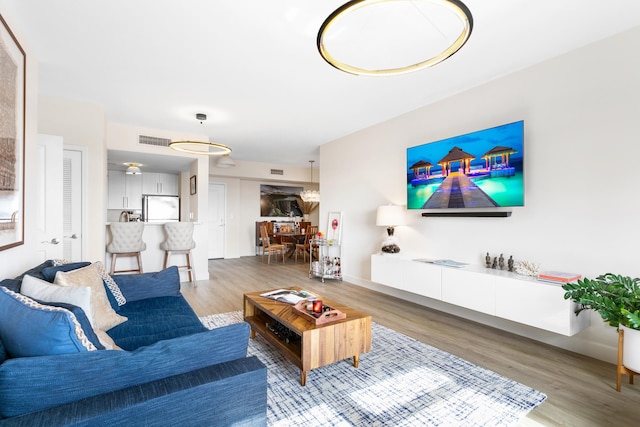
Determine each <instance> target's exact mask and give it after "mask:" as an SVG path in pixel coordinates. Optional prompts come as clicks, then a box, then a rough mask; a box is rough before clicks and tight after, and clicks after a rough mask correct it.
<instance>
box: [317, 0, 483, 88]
mask: <svg viewBox="0 0 640 427" xmlns="http://www.w3.org/2000/svg"><path fill="white" fill-rule="evenodd" d="M472 29H473V17H472V16H471V12H470V11H469V9H468V8H467V6H465V4H464V3H462V2H461V1H458V0H354V1H350V2H347V3H345V4H344V5H342V6H340V7H339V8H338V9H336V10H335V11H334V12H333V13H332V14H331V15H329V17H328V18H327V19H326V20H325V21H324V23H323V24H322V26H321V27H320V31H319V32H318V38H317V46H318V51H319V52H320V55H321V56H322V57H323V58H324V60H325V61H327V62H328V63H329V64H331V65H332V66H334V67H335V68H337V69H339V70H341V71H344V72H347V73H350V74H356V75H368V76H380V75H394V74H403V73H408V72H411V71H417V70H421V69H423V68H426V67H430V66H432V65H435V64H438V63H440V62H442V61H444V60H445V59H447V58H449V57H450V56H451V55H453V54H454V53H456V52H457V51H458V50H460V48H461V47H462V46H463V45H464V44H465V43H466V42H467V40H468V39H469V36H470V35H471V30H472Z"/></svg>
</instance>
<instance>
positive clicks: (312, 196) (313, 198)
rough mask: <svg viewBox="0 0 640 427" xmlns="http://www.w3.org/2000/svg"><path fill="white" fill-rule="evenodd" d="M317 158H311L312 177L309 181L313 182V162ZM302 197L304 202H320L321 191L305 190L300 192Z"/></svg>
mask: <svg viewBox="0 0 640 427" xmlns="http://www.w3.org/2000/svg"><path fill="white" fill-rule="evenodd" d="M314 162H315V160H309V163H310V164H311V179H310V181H309V182H313V163H314ZM300 198H301V199H302V201H303V202H308V203H320V192H319V191H317V190H304V191H301V192H300Z"/></svg>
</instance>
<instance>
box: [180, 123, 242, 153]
mask: <svg viewBox="0 0 640 427" xmlns="http://www.w3.org/2000/svg"><path fill="white" fill-rule="evenodd" d="M196 120H200V124H202V122H203V121H204V120H207V115H206V114H204V113H198V114H196ZM169 147H171V148H172V149H174V150H176V151H182V152H184V153H190V154H204V155H207V156H225V155H228V154H229V153H231V148H229V147H227V146H226V145H224V144H219V143H217V142H207V141H190V140H184V141H172V142H171V143H169Z"/></svg>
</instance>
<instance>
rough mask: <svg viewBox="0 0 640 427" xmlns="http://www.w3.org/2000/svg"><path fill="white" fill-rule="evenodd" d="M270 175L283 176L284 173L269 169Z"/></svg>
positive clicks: (280, 170) (279, 170)
mask: <svg viewBox="0 0 640 427" xmlns="http://www.w3.org/2000/svg"><path fill="white" fill-rule="evenodd" d="M271 175H284V171H283V170H282V169H271Z"/></svg>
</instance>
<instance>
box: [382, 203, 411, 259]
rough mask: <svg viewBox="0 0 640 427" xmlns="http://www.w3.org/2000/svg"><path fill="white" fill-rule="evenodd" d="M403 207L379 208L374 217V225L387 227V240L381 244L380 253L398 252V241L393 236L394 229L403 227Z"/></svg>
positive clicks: (388, 206)
mask: <svg viewBox="0 0 640 427" xmlns="http://www.w3.org/2000/svg"><path fill="white" fill-rule="evenodd" d="M404 215H405V213H404V207H402V206H397V205H387V206H380V207H379V208H378V214H377V216H376V225H380V226H383V227H387V238H386V239H385V240H384V241H383V242H382V252H383V253H387V254H395V253H398V252H400V246H398V239H396V238H395V237H394V235H393V232H394V227H396V226H398V225H404V219H405V218H404Z"/></svg>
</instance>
